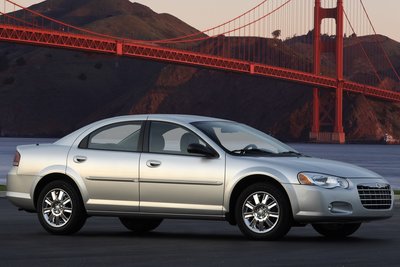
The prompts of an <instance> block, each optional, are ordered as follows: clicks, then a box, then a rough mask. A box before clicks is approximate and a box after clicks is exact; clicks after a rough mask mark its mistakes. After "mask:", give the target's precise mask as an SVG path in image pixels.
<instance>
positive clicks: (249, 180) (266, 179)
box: [225, 174, 293, 225]
mask: <svg viewBox="0 0 400 267" xmlns="http://www.w3.org/2000/svg"><path fill="white" fill-rule="evenodd" d="M256 183H269V184H273V185H275V186H276V187H277V188H278V189H279V190H281V191H282V193H284V196H285V197H286V198H287V200H288V201H289V203H291V201H290V197H289V195H288V192H286V190H285V188H284V187H283V186H282V184H281V183H280V182H279V181H277V180H276V179H275V178H273V177H271V176H268V175H265V174H252V175H249V176H246V177H243V178H242V179H241V180H240V181H238V182H237V183H236V185H235V186H234V188H233V190H232V192H231V194H230V197H229V211H228V212H227V213H226V214H225V216H226V220H227V221H228V222H229V223H230V224H232V225H236V219H235V205H236V201H237V199H238V197H239V195H240V193H241V192H242V191H243V190H244V189H245V188H246V187H248V186H250V185H252V184H256ZM289 207H290V214H292V217H293V212H292V207H291V205H289Z"/></svg>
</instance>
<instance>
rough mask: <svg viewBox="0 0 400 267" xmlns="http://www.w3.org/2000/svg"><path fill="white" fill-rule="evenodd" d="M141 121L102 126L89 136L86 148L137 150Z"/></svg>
mask: <svg viewBox="0 0 400 267" xmlns="http://www.w3.org/2000/svg"><path fill="white" fill-rule="evenodd" d="M141 125H142V124H141V123H137V122H132V123H124V124H115V125H111V126H107V127H103V128H101V129H99V130H97V131H95V132H93V133H92V134H90V136H89V140H88V145H87V148H90V149H100V150H113V151H133V152H136V151H138V150H139V149H138V147H139V137H140V129H141Z"/></svg>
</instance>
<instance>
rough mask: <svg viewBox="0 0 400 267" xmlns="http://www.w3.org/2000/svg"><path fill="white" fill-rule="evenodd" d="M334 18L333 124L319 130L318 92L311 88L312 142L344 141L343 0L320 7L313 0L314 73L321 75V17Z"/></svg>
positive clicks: (322, 49)
mask: <svg viewBox="0 0 400 267" xmlns="http://www.w3.org/2000/svg"><path fill="white" fill-rule="evenodd" d="M326 18H333V19H335V20H336V49H335V54H336V79H337V85H336V98H335V112H334V117H335V119H334V124H333V127H332V131H331V132H321V131H320V126H321V125H320V92H319V89H318V88H314V89H313V116H312V128H311V132H310V140H311V141H314V142H327V143H340V144H342V143H344V142H345V133H344V131H343V122H342V121H343V0H337V5H336V7H335V8H322V7H321V0H315V9H314V50H313V54H314V74H317V75H321V53H322V51H324V43H323V42H322V41H321V22H322V20H323V19H326Z"/></svg>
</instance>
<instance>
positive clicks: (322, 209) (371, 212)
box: [284, 178, 394, 223]
mask: <svg viewBox="0 0 400 267" xmlns="http://www.w3.org/2000/svg"><path fill="white" fill-rule="evenodd" d="M349 181H350V187H349V188H348V189H342V188H334V189H325V188H321V187H318V186H309V185H300V184H298V185H296V184H290V185H289V184H285V185H284V187H285V189H286V191H287V192H288V195H289V199H290V202H291V205H292V211H293V218H294V220H295V221H296V222H298V223H309V222H321V223H325V222H363V221H372V220H380V219H386V218H390V217H391V216H393V206H394V194H393V191H391V193H390V194H391V201H390V205H388V207H387V208H384V209H367V208H366V207H364V206H363V204H362V203H361V199H360V196H359V192H358V190H357V185H361V184H376V183H379V184H387V181H385V180H384V179H380V178H375V179H349Z"/></svg>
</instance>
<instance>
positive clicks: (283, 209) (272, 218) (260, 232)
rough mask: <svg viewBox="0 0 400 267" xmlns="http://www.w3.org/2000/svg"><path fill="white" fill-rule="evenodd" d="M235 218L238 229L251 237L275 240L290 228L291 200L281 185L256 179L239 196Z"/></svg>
mask: <svg viewBox="0 0 400 267" xmlns="http://www.w3.org/2000/svg"><path fill="white" fill-rule="evenodd" d="M235 216H236V221H237V223H238V226H239V229H240V230H241V232H242V233H243V234H244V235H245V236H246V237H248V238H250V239H259V240H275V239H279V238H281V237H283V236H284V235H286V234H287V232H288V231H289V230H290V227H291V222H292V215H291V209H290V203H289V200H288V199H287V197H286V195H285V193H284V192H282V190H281V189H280V188H278V187H277V186H275V185H273V184H266V183H259V184H253V185H250V186H249V187H247V188H246V189H245V190H244V191H243V192H242V193H241V194H240V195H239V198H238V201H237V203H236V208H235Z"/></svg>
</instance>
